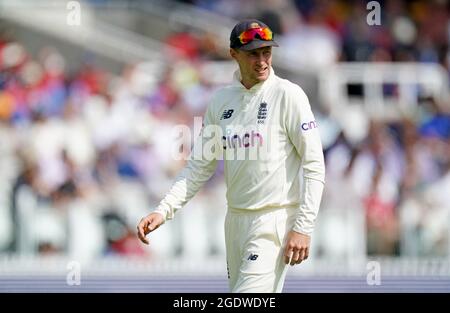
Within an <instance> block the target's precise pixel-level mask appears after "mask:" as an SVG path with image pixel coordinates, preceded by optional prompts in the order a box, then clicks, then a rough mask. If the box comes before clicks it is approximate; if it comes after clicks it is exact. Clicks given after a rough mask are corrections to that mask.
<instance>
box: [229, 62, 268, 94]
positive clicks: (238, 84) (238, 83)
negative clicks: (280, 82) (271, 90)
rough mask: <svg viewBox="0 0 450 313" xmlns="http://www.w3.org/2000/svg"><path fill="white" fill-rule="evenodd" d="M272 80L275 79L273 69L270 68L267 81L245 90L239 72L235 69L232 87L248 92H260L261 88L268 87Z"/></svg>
mask: <svg viewBox="0 0 450 313" xmlns="http://www.w3.org/2000/svg"><path fill="white" fill-rule="evenodd" d="M274 78H275V72H274V70H273V67H270V71H269V77H267V79H266V80H265V81H262V82H259V83H257V84H256V85H254V86H253V87H252V88H250V89H247V88H245V86H244V85H242V83H241V79H242V76H241V71H240V70H239V69H237V70H236V71H235V72H234V74H233V85H234V86H236V87H239V88H242V89H244V90H245V91H248V92H258V91H259V90H262V89H263V87H266V86H268V85H270V84H271V82H272V81H273V80H274Z"/></svg>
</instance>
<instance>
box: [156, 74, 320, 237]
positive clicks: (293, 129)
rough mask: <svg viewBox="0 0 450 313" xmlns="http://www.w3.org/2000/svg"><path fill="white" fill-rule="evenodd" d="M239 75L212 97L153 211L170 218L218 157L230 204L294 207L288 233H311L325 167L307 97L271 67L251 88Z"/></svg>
mask: <svg viewBox="0 0 450 313" xmlns="http://www.w3.org/2000/svg"><path fill="white" fill-rule="evenodd" d="M240 80H241V77H240V72H239V70H238V71H236V72H235V74H234V80H233V83H232V84H231V85H229V86H227V87H224V88H222V89H219V90H218V91H217V92H216V93H215V95H214V96H213V99H212V101H211V102H210V103H209V105H208V107H207V110H206V113H205V116H204V125H203V128H202V131H201V134H200V136H199V137H198V138H197V140H196V142H195V144H194V149H193V152H192V154H191V157H190V159H189V161H188V162H187V165H186V167H185V168H184V169H183V170H182V171H181V173H180V174H179V175H178V177H177V178H176V181H175V183H174V185H173V186H172V188H171V189H170V191H169V192H168V193H167V195H166V196H165V198H164V199H163V200H162V201H161V203H160V204H159V206H158V207H157V208H156V210H155V211H156V212H159V213H161V214H162V215H163V217H164V219H165V220H166V219H172V218H173V217H174V214H175V212H176V211H177V210H179V209H180V208H182V207H183V206H184V205H185V204H186V203H187V202H188V201H189V200H190V199H191V198H192V197H193V196H194V195H195V194H196V193H197V191H198V190H199V189H200V188H201V187H202V186H203V184H204V183H205V182H206V181H207V180H208V179H209V178H210V177H211V176H212V175H213V173H214V172H215V168H216V165H217V160H218V159H222V158H223V160H224V175H225V180H226V185H227V194H226V197H227V202H228V207H229V209H234V210H260V209H266V208H277V207H280V208H281V207H296V208H298V213H297V218H296V221H295V224H294V227H293V230H295V231H297V232H299V233H303V234H311V233H312V232H313V229H314V223H315V219H316V216H317V213H318V210H319V206H320V200H321V197H322V191H323V185H324V177H325V165H324V158H323V151H322V144H321V141H320V136H319V131H318V129H317V126H318V125H317V123H316V121H315V119H314V115H313V113H312V111H311V106H310V104H309V101H308V97H307V96H306V94H305V93H304V92H303V90H302V89H301V88H300V87H299V86H298V85H296V84H293V83H291V82H290V81H288V80H286V79H282V78H280V77H278V76H276V75H275V73H274V71H273V69H272V68H270V74H269V77H268V79H267V80H265V81H263V82H260V83H258V84H256V85H254V86H253V87H252V88H250V89H246V88H245V87H244V86H243V85H242V84H241V82H240ZM301 169H302V171H300V170H301ZM300 172H302V177H301V178H302V179H303V180H302V183H301V184H300ZM300 186H302V187H300Z"/></svg>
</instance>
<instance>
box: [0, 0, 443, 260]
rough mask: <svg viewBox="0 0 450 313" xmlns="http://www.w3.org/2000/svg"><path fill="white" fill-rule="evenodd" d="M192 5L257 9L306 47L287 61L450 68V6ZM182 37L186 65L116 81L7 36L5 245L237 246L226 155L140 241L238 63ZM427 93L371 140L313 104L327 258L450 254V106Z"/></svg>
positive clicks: (48, 248)
mask: <svg viewBox="0 0 450 313" xmlns="http://www.w3.org/2000/svg"><path fill="white" fill-rule="evenodd" d="M184 2H190V3H191V4H195V5H197V6H199V7H203V8H207V9H210V10H213V11H217V12H226V13H228V14H229V15H230V16H231V17H234V18H244V17H248V16H254V12H255V10H254V9H255V8H257V9H258V10H257V12H259V13H258V14H259V15H260V16H257V17H258V18H260V19H262V20H263V21H265V22H267V23H268V24H269V25H270V26H271V27H272V28H273V29H274V30H275V31H276V32H277V33H278V34H279V36H280V37H279V41H280V45H283V44H286V46H285V50H284V51H291V52H290V54H289V55H286V56H287V57H289V58H295V57H296V53H295V52H297V51H299V49H300V47H301V46H303V45H305V44H306V45H311V47H312V49H313V50H309V52H308V53H311V54H315V53H314V49H317V51H322V52H321V54H318V55H319V57H317V58H313V59H310V61H311V62H309V63H310V64H308V66H322V65H325V64H328V63H332V62H337V61H369V62H377V61H418V62H434V63H440V64H442V65H443V66H444V67H446V68H447V69H448V68H449V60H450V55H449V49H448V42H449V36H450V24H449V19H448V14H449V13H448V4H447V3H446V2H444V1H413V2H405V1H384V2H383V1H380V3H381V8H382V13H381V16H382V25H381V26H375V27H369V26H368V25H367V23H366V19H365V16H366V14H367V10H366V8H365V4H364V3H360V1H350V2H344V1H335V2H334V1H245V2H242V1H219V0H217V1H184ZM282 13H283V15H282ZM203 39H204V38H203ZM166 45H168V46H171V47H172V49H173V48H175V50H171V51H176V58H174V59H173V62H172V63H170V64H163V65H161V64H138V65H127V66H126V67H125V68H124V70H123V72H122V73H121V74H120V75H113V74H112V73H109V72H108V71H107V69H101V68H99V67H97V66H96V63H95V58H87V59H85V60H84V62H83V64H82V65H80V67H79V70H78V71H76V72H73V73H69V72H68V71H67V70H66V67H67V62H70V60H68V59H66V58H65V56H64V55H61V54H60V52H58V50H57V49H56V48H54V47H47V48H45V49H42V50H41V51H39V52H38V53H33V54H32V53H31V51H28V50H27V49H26V48H25V47H24V45H22V44H21V43H20V42H17V41H15V40H14V38H12V37H8V36H1V35H0V142H1V145H0V169H1V170H0V232H1V234H0V251H1V252H11V253H17V254H20V255H35V254H52V253H64V254H68V255H71V256H74V257H76V258H77V259H83V258H86V259H89V258H94V257H99V256H101V255H126V256H135V257H152V256H155V257H160V256H162V255H175V256H189V257H192V258H195V257H197V258H201V257H204V256H208V255H214V254H223V253H224V250H223V249H224V248H223V246H224V242H223V232H222V223H223V217H224V215H225V210H226V200H225V198H224V195H225V192H224V189H225V186H224V184H223V180H222V179H221V177H222V170H221V165H220V166H219V168H218V170H217V172H216V174H215V175H214V176H213V178H212V179H211V180H210V181H209V182H208V183H207V185H206V186H205V187H204V188H203V189H202V191H201V192H200V193H199V195H198V196H197V197H196V198H194V200H193V201H192V202H191V203H190V204H189V205H188V207H186V208H185V209H183V210H182V211H181V212H179V215H178V217H177V218H176V219H175V220H173V221H171V222H170V223H167V225H165V226H164V227H162V228H161V229H160V230H158V232H156V233H155V235H154V236H152V237H151V239H150V240H151V245H150V247H144V246H142V245H141V244H139V242H138V241H137V240H136V237H135V225H136V224H137V222H138V221H139V219H140V218H141V217H142V216H144V215H145V214H146V213H148V211H149V210H150V209H151V208H153V207H154V206H155V205H157V203H158V202H159V200H160V199H161V198H162V197H163V196H164V194H165V192H167V191H168V189H169V188H170V185H171V182H173V179H174V178H175V175H176V174H177V173H178V171H179V170H180V169H181V168H182V167H183V165H184V161H182V160H180V161H176V160H174V159H173V158H172V157H171V155H173V154H172V152H173V149H174V147H173V140H172V139H173V137H172V135H173V134H172V131H173V129H174V126H175V125H179V124H185V125H189V126H190V127H192V125H193V119H194V117H195V116H202V115H203V112H204V110H205V108H206V105H207V103H208V101H209V98H210V96H211V94H212V93H213V92H214V90H215V89H216V88H218V87H219V86H220V83H217V82H215V81H214V79H213V77H214V75H211V72H208V71H205V70H204V63H203V61H204V60H205V59H225V58H226V57H225V56H224V53H223V52H219V51H217V50H216V49H217V47H216V46H215V45H214V43H213V42H209V44H208V42H205V41H204V40H203V41H199V40H198V37H197V34H193V33H192V34H191V33H174V34H173V35H171V36H170V37H168V38H167V40H166ZM324 47H330V48H331V52H330V53H328V54H327V53H326V52H323V50H324ZM311 51H312V52H311ZM333 51H334V52H333ZM299 53H300V55H301V52H299ZM305 53H307V52H305ZM324 53H325V54H326V55H324ZM297 56H298V55H297ZM303 58H306V59H308V55H303ZM327 58H329V59H327ZM292 60H294V61H292V62H293V63H292V64H293V68H294V69H295V66H299V70H301V62H295V59H292ZM315 61H317V63H314V62H315ZM219 74H221V75H222V76H223V73H220V70H219ZM231 75H232V73H231V72H230V73H229V76H230V78H231ZM420 103H421V105H420V107H419V109H418V111H417V112H416V113H415V114H413V115H410V116H409V117H408V118H406V117H405V118H403V119H399V120H395V121H387V122H384V121H381V120H380V121H378V120H377V121H375V120H374V121H371V123H370V127H369V129H368V133H367V136H366V137H365V138H364V139H363V140H361V141H358V142H354V141H351V140H349V139H348V138H347V137H346V135H345V133H344V132H343V131H342V129H343V126H342V125H340V124H339V121H335V120H333V119H332V118H331V117H330V116H328V115H327V114H326V113H325V112H324V111H322V110H321V109H320V103H312V107H313V110H314V111H315V112H316V117H317V119H318V121H319V125H323V127H321V128H322V129H321V131H322V135H323V137H324V142H326V143H327V144H325V145H324V152H325V157H326V166H327V179H326V180H327V183H326V189H325V192H324V197H323V201H322V208H321V211H320V215H319V218H318V226H317V228H316V229H317V230H316V234H315V237H314V240H315V243H314V247H315V248H314V249H316V250H315V255H316V256H319V257H320V256H323V257H335V258H346V257H348V258H351V257H354V256H361V255H366V253H368V254H369V255H390V256H396V255H397V256H398V255H402V256H442V255H449V254H450V251H449V250H450V227H449V225H450V193H449V190H450V113H449V110H448V109H449V106H450V103H442V102H440V101H438V100H437V99H434V98H432V97H425V96H424V97H423V98H422V99H421V101H420ZM331 128H332V129H333V131H332V132H331V131H330V129H331ZM331 134H333V135H331ZM186 144H189V143H186Z"/></svg>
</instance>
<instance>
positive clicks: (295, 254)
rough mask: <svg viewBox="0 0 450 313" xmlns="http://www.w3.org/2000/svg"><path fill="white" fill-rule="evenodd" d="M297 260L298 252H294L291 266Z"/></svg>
mask: <svg viewBox="0 0 450 313" xmlns="http://www.w3.org/2000/svg"><path fill="white" fill-rule="evenodd" d="M298 260H299V252H298V250H295V251H294V254H293V255H292V259H291V266H292V265H295V264H297V262H298Z"/></svg>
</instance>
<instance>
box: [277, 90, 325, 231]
mask: <svg viewBox="0 0 450 313" xmlns="http://www.w3.org/2000/svg"><path fill="white" fill-rule="evenodd" d="M286 112H287V116H286V129H287V133H288V136H289V139H290V140H291V142H292V144H293V145H294V146H295V149H296V150H297V153H298V155H299V156H300V158H301V160H302V169H303V184H302V190H301V204H300V209H299V212H298V213H297V218H296V221H295V224H294V227H293V230H294V231H296V232H299V233H302V234H307V235H310V234H311V233H312V232H313V230H314V224H315V220H316V217H317V213H318V211H319V207H320V201H321V198H322V192H323V187H324V183H325V162H324V157H323V151H322V143H321V140H320V134H319V130H318V128H317V127H318V125H317V122H316V120H315V118H314V114H313V112H312V110H311V106H310V104H309V100H308V97H307V96H306V94H305V93H304V92H303V90H302V89H301V88H300V87H298V86H295V87H293V88H292V89H291V90H289V92H288V94H287V111H286Z"/></svg>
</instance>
